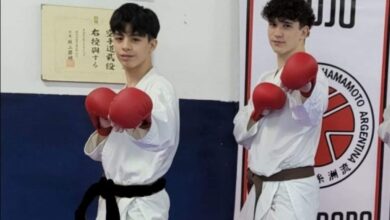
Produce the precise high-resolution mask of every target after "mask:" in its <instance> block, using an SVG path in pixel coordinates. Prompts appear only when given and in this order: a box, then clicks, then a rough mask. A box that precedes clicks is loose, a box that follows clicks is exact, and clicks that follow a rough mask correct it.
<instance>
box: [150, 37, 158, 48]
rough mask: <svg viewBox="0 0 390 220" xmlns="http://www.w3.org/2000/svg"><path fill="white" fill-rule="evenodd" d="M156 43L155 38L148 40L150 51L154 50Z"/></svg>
mask: <svg viewBox="0 0 390 220" xmlns="http://www.w3.org/2000/svg"><path fill="white" fill-rule="evenodd" d="M157 43H158V42H157V39H156V38H153V39H151V40H150V45H151V49H152V50H154V49H156V47H157Z"/></svg>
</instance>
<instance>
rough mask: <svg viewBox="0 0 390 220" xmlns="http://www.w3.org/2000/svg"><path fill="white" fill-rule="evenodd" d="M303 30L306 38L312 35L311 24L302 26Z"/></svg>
mask: <svg viewBox="0 0 390 220" xmlns="http://www.w3.org/2000/svg"><path fill="white" fill-rule="evenodd" d="M302 32H303V35H304V37H305V38H307V37H309V35H310V28H309V26H307V25H305V26H303V27H302Z"/></svg>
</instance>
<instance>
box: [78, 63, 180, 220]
mask: <svg viewBox="0 0 390 220" xmlns="http://www.w3.org/2000/svg"><path fill="white" fill-rule="evenodd" d="M136 88H138V89H140V90H142V91H144V92H146V93H147V94H148V95H149V96H150V98H151V99H152V102H153V109H152V124H151V127H150V129H149V131H148V132H147V133H146V132H145V130H142V129H139V128H138V129H128V130H126V131H125V132H122V133H119V132H114V131H111V133H110V134H109V136H108V137H107V138H106V139H105V140H104V141H103V142H101V143H100V144H96V143H97V140H96V138H97V135H96V132H94V133H93V134H92V135H91V136H90V137H89V139H88V140H87V143H86V144H85V148H84V152H85V154H86V155H88V156H89V157H91V158H92V159H94V160H96V161H101V162H102V165H103V169H104V174H105V176H106V178H107V179H112V180H113V181H114V183H115V184H119V185H142V184H150V183H153V182H155V181H156V180H157V179H159V178H160V177H162V176H164V175H165V174H166V172H167V171H168V169H169V167H170V166H171V164H172V161H173V158H174V155H175V153H176V150H177V147H178V143H179V103H178V99H177V98H176V95H175V91H174V88H173V87H172V85H171V83H169V82H168V81H167V80H166V79H165V78H164V77H162V76H161V75H158V74H157V73H156V70H155V69H151V70H150V71H149V72H148V73H147V74H146V75H145V76H144V77H143V78H142V79H141V81H140V82H139V83H138V84H137V85H136ZM117 204H118V208H119V212H120V215H121V220H130V219H135V220H152V219H153V220H166V219H168V212H169V206H170V201H169V196H168V194H167V192H166V191H165V190H162V191H160V192H158V193H156V194H153V195H151V196H145V197H135V198H117ZM105 218H106V207H105V200H104V199H102V198H100V199H99V206H98V214H97V218H96V219H98V220H103V219H105Z"/></svg>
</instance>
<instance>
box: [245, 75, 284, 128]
mask: <svg viewBox="0 0 390 220" xmlns="http://www.w3.org/2000/svg"><path fill="white" fill-rule="evenodd" d="M252 102H253V106H254V110H253V112H252V115H251V118H252V119H253V120H254V121H258V120H259V119H260V118H261V117H262V116H263V115H264V111H265V110H276V109H281V108H283V106H284V103H285V102H286V94H285V93H284V91H283V90H282V89H281V88H280V87H279V86H277V85H275V84H272V83H267V82H264V83H260V84H259V85H257V86H256V87H255V89H254V90H253V95H252Z"/></svg>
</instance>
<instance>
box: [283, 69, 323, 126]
mask: <svg viewBox="0 0 390 220" xmlns="http://www.w3.org/2000/svg"><path fill="white" fill-rule="evenodd" d="M328 90H329V85H328V80H327V78H326V77H325V74H324V73H323V72H322V71H321V70H319V73H318V75H317V81H316V85H315V87H314V89H313V92H312V94H311V96H310V97H309V98H307V99H306V101H305V102H303V103H302V99H301V94H300V92H299V91H293V92H292V93H288V94H287V96H288V100H289V106H290V108H291V111H292V117H293V118H294V119H295V120H297V121H299V122H300V123H302V124H303V125H306V126H315V125H318V124H319V123H320V122H321V120H322V117H323V114H324V112H325V111H326V109H327V107H328Z"/></svg>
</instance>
